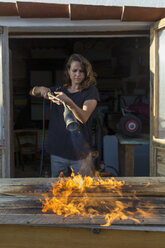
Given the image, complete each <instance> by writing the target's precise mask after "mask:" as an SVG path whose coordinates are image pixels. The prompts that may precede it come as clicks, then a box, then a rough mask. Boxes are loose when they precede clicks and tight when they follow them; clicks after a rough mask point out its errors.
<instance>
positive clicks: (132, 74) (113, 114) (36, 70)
mask: <svg viewBox="0 0 165 248" xmlns="http://www.w3.org/2000/svg"><path fill="white" fill-rule="evenodd" d="M9 48H10V50H11V54H12V56H11V60H12V63H11V66H12V83H13V113H14V114H13V117H14V118H13V129H14V133H18V132H20V131H22V130H23V131H25V130H31V129H33V130H36V131H37V135H38V144H37V145H38V161H37V165H36V167H35V166H34V165H33V158H27V159H26V162H27V164H26V165H25V169H24V171H23V170H22V168H21V166H20V161H19V155H20V154H19V150H18V147H17V144H13V146H14V150H15V177H37V176H39V164H40V154H41V145H42V125H43V122H42V117H43V116H42V99H38V98H32V97H30V96H29V90H30V89H31V88H32V87H33V86H34V85H44V86H46V87H49V86H52V85H54V84H58V85H62V84H63V70H64V65H65V62H66V61H67V59H68V57H69V56H70V55H71V54H72V53H80V54H82V55H83V56H85V57H86V58H87V59H88V60H89V61H90V62H91V64H92V66H93V69H94V71H95V72H96V74H97V87H98V89H99V92H100V98H101V103H100V104H99V106H98V109H99V111H100V118H101V121H102V132H101V137H99V138H96V136H97V135H96V132H97V131H98V130H97V128H96V126H95V125H94V127H93V131H94V132H93V133H94V138H93V143H94V144H93V145H94V146H95V147H96V149H98V147H99V155H100V160H105V158H106V159H107V160H108V159H109V158H108V154H109V145H110V144H109V141H108V140H109V136H114V135H117V134H119V133H121V126H119V122H120V120H121V117H122V116H123V112H122V110H123V109H128V108H130V107H131V108H132V111H134V113H135V112H136V111H140V109H141V113H140V114H141V115H142V116H143V117H142V119H141V122H142V130H141V132H140V135H141V134H145V135H146V136H145V137H148V139H149V116H148V117H147V116H146V115H145V113H146V112H147V108H148V109H149V36H144V37H143V36H137V37H113V38H110V37H109V38H99V37H98V38H49V39H47V38H42V39H41V38H26V39H22V38H19V39H16V38H11V39H10V40H9ZM48 122H49V103H47V104H46V117H45V129H46V133H47V129H48ZM132 138H133V137H132ZM107 141H108V142H107ZM15 143H16V142H15ZM134 154H135V156H134V162H135V168H134V174H135V176H148V175H149V144H141V145H140V146H136V147H135V148H134ZM45 161H46V162H45V164H46V166H45V175H46V176H47V175H48V176H49V173H50V171H49V156H48V155H47V154H46V153H45ZM116 169H117V170H119V168H116ZM112 170H113V168H112ZM47 173H48V174H47Z"/></svg>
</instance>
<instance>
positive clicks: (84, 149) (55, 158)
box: [30, 54, 99, 177]
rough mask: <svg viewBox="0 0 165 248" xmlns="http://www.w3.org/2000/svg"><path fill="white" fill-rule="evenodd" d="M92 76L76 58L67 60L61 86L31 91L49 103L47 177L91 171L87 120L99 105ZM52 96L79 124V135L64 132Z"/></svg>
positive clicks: (83, 60)
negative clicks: (50, 93)
mask: <svg viewBox="0 0 165 248" xmlns="http://www.w3.org/2000/svg"><path fill="white" fill-rule="evenodd" d="M95 85H96V79H95V73H94V72H93V70H92V66H91V64H90V62H89V61H88V60H87V59H86V58H84V57H83V56H82V55H80V54H73V55H71V56H70V58H69V60H68V62H67V64H66V67H65V85H64V86H63V87H58V86H54V87H51V88H46V87H34V88H33V89H32V90H31V92H30V94H31V95H32V96H38V97H44V98H46V99H49V100H51V101H52V102H53V104H52V108H51V114H50V122H49V132H48V145H47V151H48V152H49V153H50V154H51V174H52V177H58V176H59V175H60V173H61V172H62V173H63V174H64V176H68V175H69V171H70V168H72V170H73V172H74V173H75V174H78V173H80V174H82V175H83V176H84V175H89V174H90V168H91V159H90V157H91V156H90V152H91V140H92V137H91V117H92V113H93V111H94V110H95V108H96V105H97V102H98V101H99V94H98V91H97V89H96V87H95ZM48 92H53V93H54V94H55V95H56V96H57V97H58V98H59V99H60V100H62V101H63V102H65V104H66V106H67V107H68V108H69V110H70V111H71V112H72V113H73V115H74V116H75V118H76V119H77V121H78V123H79V131H75V132H70V131H68V130H67V129H66V125H65V122H64V117H63V111H64V106H63V104H61V102H60V101H57V100H55V99H54V98H52V97H48Z"/></svg>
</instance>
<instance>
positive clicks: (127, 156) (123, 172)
mask: <svg viewBox="0 0 165 248" xmlns="http://www.w3.org/2000/svg"><path fill="white" fill-rule="evenodd" d="M119 175H120V176H125V177H132V176H134V145H126V144H123V145H121V144H119Z"/></svg>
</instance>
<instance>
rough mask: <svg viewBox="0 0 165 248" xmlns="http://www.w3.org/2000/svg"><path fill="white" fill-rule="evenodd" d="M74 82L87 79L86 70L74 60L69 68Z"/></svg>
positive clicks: (79, 82)
mask: <svg viewBox="0 0 165 248" xmlns="http://www.w3.org/2000/svg"><path fill="white" fill-rule="evenodd" d="M68 73H69V76H70V79H71V82H72V84H81V83H82V82H83V81H84V79H85V72H84V70H83V68H82V66H81V64H80V62H78V61H73V62H72V63H71V65H70V69H69V70H68Z"/></svg>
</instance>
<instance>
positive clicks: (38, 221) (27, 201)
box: [0, 178, 165, 226]
mask: <svg viewBox="0 0 165 248" xmlns="http://www.w3.org/2000/svg"><path fill="white" fill-rule="evenodd" d="M116 179H117V180H118V181H120V179H124V178H116ZM63 180H64V181H65V180H67V179H66V178H64V179H63ZM95 180H98V178H96V179H95ZM105 180H107V178H106V179H103V181H105ZM57 181H59V179H57V178H52V179H51V178H38V179H14V180H12V179H2V180H1V182H0V183H1V184H0V224H24V225H27V224H30V225H45V224H46V225H60V224H61V225H66V224H75V225H79V224H81V225H92V224H95V225H102V224H105V215H106V214H107V213H109V212H110V209H112V210H113V209H115V207H116V202H119V201H120V202H122V203H123V204H125V207H124V211H125V213H126V214H128V219H124V220H122V219H121V217H119V219H116V220H115V221H114V222H113V225H136V226H137V225H140V226H142V225H146V226H148V225H152V226H154V225H159V226H165V195H164V194H165V193H164V188H165V178H134V179H133V178H126V180H125V185H124V186H122V190H121V193H120V192H118V189H116V190H115V189H113V190H112V189H110V188H108V187H107V186H106V187H104V185H103V186H102V185H100V186H92V187H91V188H87V189H86V192H85V193H86V194H85V197H86V196H88V197H89V201H88V205H86V214H87V216H76V215H72V216H68V217H65V216H64V215H61V216H57V215H56V214H53V213H52V212H51V211H48V212H47V213H42V203H41V201H40V199H43V196H42V195H43V193H48V194H49V196H50V197H52V195H51V192H49V189H50V188H51V183H52V182H54V183H56V182H57ZM148 182H149V183H148ZM135 192H136V193H135ZM137 192H138V197H137ZM83 197H84V195H83V193H81V192H80V191H79V190H74V192H73V193H72V195H71V196H70V197H69V198H68V202H70V201H71V200H74V201H76V202H77V201H78V202H79V200H83ZM93 202H94V205H93ZM152 206H153V207H154V210H153V207H152ZM108 207H109V209H108ZM90 208H93V209H94V210H96V211H97V213H96V214H95V215H89V214H88V210H90ZM137 209H140V212H141V213H140V212H137V211H136V210H137ZM143 211H144V212H145V213H148V212H151V215H149V216H148V215H146V214H145V213H144V212H143ZM132 217H133V218H134V219H132ZM136 220H139V223H137V222H136Z"/></svg>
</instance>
